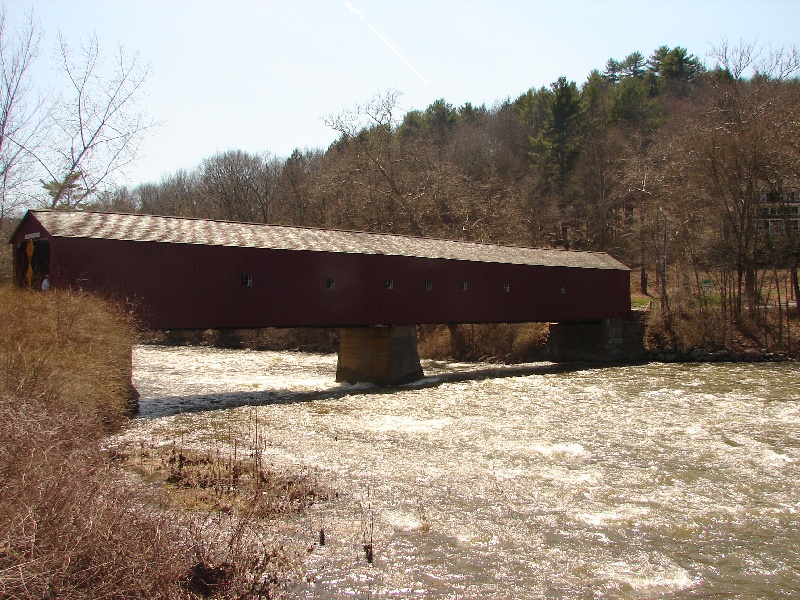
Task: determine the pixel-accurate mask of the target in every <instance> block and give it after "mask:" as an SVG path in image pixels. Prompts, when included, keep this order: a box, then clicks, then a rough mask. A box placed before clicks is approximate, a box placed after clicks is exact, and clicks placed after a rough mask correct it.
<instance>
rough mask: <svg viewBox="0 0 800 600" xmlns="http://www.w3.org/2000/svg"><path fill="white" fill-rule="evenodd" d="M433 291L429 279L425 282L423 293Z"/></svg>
mask: <svg viewBox="0 0 800 600" xmlns="http://www.w3.org/2000/svg"><path fill="white" fill-rule="evenodd" d="M432 290H433V282H432V281H431V280H430V279H426V280H425V291H426V292H430V291H432Z"/></svg>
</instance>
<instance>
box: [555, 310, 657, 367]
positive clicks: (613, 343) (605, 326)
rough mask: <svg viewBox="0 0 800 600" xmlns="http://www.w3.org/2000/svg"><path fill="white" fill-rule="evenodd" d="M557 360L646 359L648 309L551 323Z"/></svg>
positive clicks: (635, 360) (603, 360) (604, 361)
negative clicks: (625, 316) (625, 315)
mask: <svg viewBox="0 0 800 600" xmlns="http://www.w3.org/2000/svg"><path fill="white" fill-rule="evenodd" d="M548 354H549V359H550V360H551V361H553V362H558V363H560V362H587V363H630V362H637V361H641V360H644V313H642V312H640V311H632V312H631V316H630V317H629V318H628V319H604V320H602V321H596V322H592V323H551V324H550V336H549V338H548Z"/></svg>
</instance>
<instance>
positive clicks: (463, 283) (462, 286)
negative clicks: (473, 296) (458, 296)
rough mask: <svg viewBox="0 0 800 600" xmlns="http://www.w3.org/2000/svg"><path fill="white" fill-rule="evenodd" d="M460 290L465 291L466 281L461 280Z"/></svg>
mask: <svg viewBox="0 0 800 600" xmlns="http://www.w3.org/2000/svg"><path fill="white" fill-rule="evenodd" d="M461 291H462V292H466V291H467V282H466V281H462V282H461Z"/></svg>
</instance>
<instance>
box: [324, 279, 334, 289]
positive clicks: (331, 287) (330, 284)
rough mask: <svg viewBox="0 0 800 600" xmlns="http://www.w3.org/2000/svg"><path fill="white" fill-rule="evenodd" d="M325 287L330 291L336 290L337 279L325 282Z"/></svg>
mask: <svg viewBox="0 0 800 600" xmlns="http://www.w3.org/2000/svg"><path fill="white" fill-rule="evenodd" d="M325 287H326V288H328V289H329V290H333V289H335V288H336V278H335V277H328V278H327V279H326V280H325Z"/></svg>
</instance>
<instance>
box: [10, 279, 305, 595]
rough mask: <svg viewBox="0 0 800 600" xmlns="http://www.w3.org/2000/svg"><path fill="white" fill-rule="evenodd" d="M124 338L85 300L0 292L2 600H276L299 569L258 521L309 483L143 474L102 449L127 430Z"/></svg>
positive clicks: (240, 465) (127, 345)
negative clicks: (264, 599) (192, 499)
mask: <svg viewBox="0 0 800 600" xmlns="http://www.w3.org/2000/svg"><path fill="white" fill-rule="evenodd" d="M134 339H135V330H134V327H133V326H132V323H131V322H130V320H129V319H128V318H127V317H126V316H125V315H124V314H123V313H122V312H121V311H119V310H118V309H117V307H115V306H113V305H111V304H108V303H106V302H104V301H102V300H99V299H97V298H94V297H91V296H88V295H85V294H76V293H71V292H62V291H59V292H55V291H54V292H51V293H47V294H44V293H34V292H28V291H23V290H19V289H16V288H12V287H9V286H3V287H0V598H99V597H103V598H195V597H207V596H211V595H213V596H214V597H221V598H228V597H229V598H242V597H276V596H277V595H279V591H280V589H282V585H283V582H285V581H287V580H288V579H289V578H291V577H294V576H295V575H296V573H295V571H296V569H297V566H298V562H297V560H296V558H295V553H294V552H293V551H290V550H289V549H287V548H286V547H284V545H283V543H282V542H281V541H280V537H278V538H277V541H276V537H275V536H272V538H269V536H267V535H264V531H265V530H268V529H269V527H270V526H269V524H266V523H265V522H264V521H263V518H262V517H264V516H265V515H266V516H268V517H270V518H272V517H274V516H275V515H276V514H281V513H285V512H287V511H296V510H299V509H302V508H303V506H304V505H305V504H307V503H309V502H310V501H311V500H315V499H317V494H316V492H315V489H314V487H313V486H311V485H310V484H309V483H308V482H307V481H305V480H304V479H303V478H302V477H299V478H297V477H292V476H289V475H285V474H277V473H264V472H261V471H258V470H256V471H255V472H254V471H253V469H252V467H250V466H249V465H248V463H246V462H243V461H231V460H229V459H227V460H224V461H223V465H224V468H222V467H221V465H219V464H214V461H213V459H211V458H209V457H201V456H194V455H190V454H188V453H178V454H175V453H174V452H173V454H172V455H171V456H170V455H169V454H164V455H163V456H160V457H156V458H154V459H153V460H152V461H151V462H150V463H148V464H150V466H149V467H148V469H149V474H148V476H147V477H142V476H140V475H137V474H136V473H135V471H136V470H138V471H141V464H142V461H141V456H139V457H138V463H137V464H138V465H139V468H138V469H136V464H132V463H135V461H134V460H133V457H132V455H131V454H125V453H124V452H121V453H120V452H113V453H108V452H106V451H104V450H103V449H102V445H103V441H104V440H105V439H106V438H107V436H108V434H109V433H111V432H114V431H119V430H120V429H121V428H124V427H125V426H126V423H127V412H128V399H129V396H130V356H131V348H132V344H133V342H134ZM164 452H166V451H164ZM170 461H172V462H170ZM156 463H158V464H163V465H164V468H163V469H162V470H161V471H158V468H156V467H154V466H153V465H154V464H156ZM208 473H216V474H217V475H216V476H217V477H219V478H222V479H223V480H224V481H225V482H227V484H226V485H224V486H223V485H221V484H220V481H216V482H215V484H214V485H213V486H212V487H214V488H215V489H216V490H218V493H216V494H209V493H208V490H207V488H208V485H206V484H207V483H208V481H209V477H210V476H209V474H208ZM234 478H235V479H236V483H235V485H231V480H232V479H234ZM287 490H291V491H292V493H294V494H295V498H290V501H288V502H287V501H285V497H286V491H287ZM265 492H267V493H265ZM191 496H194V497H200V498H202V499H203V501H202V502H200V501H195V502H187V498H189V497H191ZM268 538H269V539H268Z"/></svg>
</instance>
